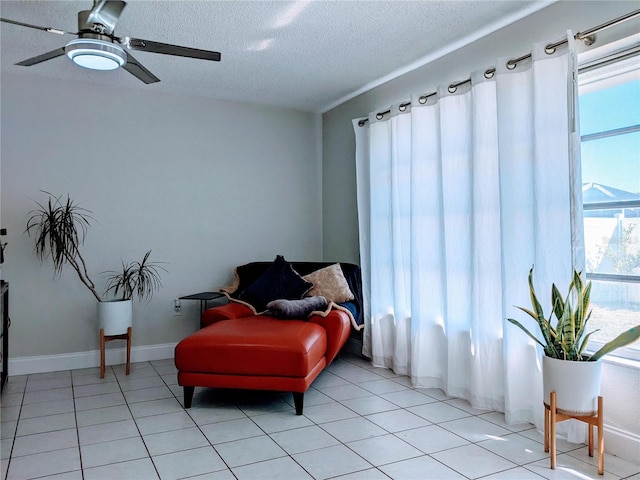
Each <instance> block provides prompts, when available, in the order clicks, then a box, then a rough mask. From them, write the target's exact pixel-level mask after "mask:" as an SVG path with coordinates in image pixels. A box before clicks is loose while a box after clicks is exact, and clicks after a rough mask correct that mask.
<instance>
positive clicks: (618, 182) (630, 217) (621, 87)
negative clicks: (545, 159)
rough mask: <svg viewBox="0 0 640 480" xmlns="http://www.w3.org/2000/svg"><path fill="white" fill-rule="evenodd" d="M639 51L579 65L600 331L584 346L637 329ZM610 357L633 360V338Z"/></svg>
mask: <svg viewBox="0 0 640 480" xmlns="http://www.w3.org/2000/svg"><path fill="white" fill-rule="evenodd" d="M636 42H637V40H636ZM614 47H615V46H614ZM639 53H640V46H639V45H638V44H637V43H636V44H635V45H630V46H626V47H624V48H619V47H618V48H617V50H615V48H614V51H613V52H609V53H608V54H607V55H605V56H604V57H600V58H597V59H590V61H589V62H588V63H587V62H584V61H581V66H580V73H579V94H580V100H579V102H580V135H581V150H582V193H583V207H584V235H585V256H586V270H587V277H588V278H589V279H590V280H591V281H592V292H591V305H592V309H593V313H592V316H591V320H590V321H589V326H590V328H589V330H593V329H599V331H598V332H596V333H594V334H593V335H592V336H591V341H590V346H591V348H594V347H597V345H598V344H602V343H604V342H607V341H609V340H611V339H613V338H614V337H616V336H617V335H618V334H620V333H622V332H623V331H624V330H626V329H628V328H631V327H633V326H635V325H638V324H640V61H639V60H638V58H639V57H638V54H639ZM615 354H617V355H620V356H624V357H627V358H634V359H638V360H640V341H637V342H635V343H633V344H631V345H630V346H629V347H627V348H625V349H621V350H618V351H616V353H615Z"/></svg>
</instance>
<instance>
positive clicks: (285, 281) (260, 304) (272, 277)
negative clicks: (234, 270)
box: [238, 255, 313, 312]
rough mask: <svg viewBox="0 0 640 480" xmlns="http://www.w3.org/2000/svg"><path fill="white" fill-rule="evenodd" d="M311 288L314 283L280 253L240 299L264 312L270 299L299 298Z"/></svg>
mask: <svg viewBox="0 0 640 480" xmlns="http://www.w3.org/2000/svg"><path fill="white" fill-rule="evenodd" d="M311 288H313V283H309V282H307V281H305V280H304V279H303V278H302V277H301V276H300V275H299V274H298V272H296V271H295V270H294V269H293V267H292V266H291V264H290V263H289V262H287V261H286V260H285V259H284V257H283V256H281V255H278V256H277V257H276V259H275V260H274V261H273V263H272V264H271V266H270V267H269V268H268V269H267V270H266V271H265V272H264V273H263V274H262V275H260V277H258V278H257V279H256V281H255V282H253V283H252V284H251V285H249V286H248V287H247V288H246V289H245V290H244V291H243V292H242V293H241V294H240V295H239V296H238V300H242V301H243V302H247V303H249V304H251V305H252V306H253V308H255V309H256V311H257V312H263V311H264V310H266V308H267V303H269V302H270V301H272V300H278V299H286V300H298V299H300V298H302V297H303V296H304V294H305V293H307V292H308V291H309V290H311Z"/></svg>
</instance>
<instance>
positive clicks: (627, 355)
mask: <svg viewBox="0 0 640 480" xmlns="http://www.w3.org/2000/svg"><path fill="white" fill-rule="evenodd" d="M616 44H617V45H608V46H605V47H602V50H603V53H601V54H600V55H598V54H597V51H593V52H588V54H583V55H580V56H579V57H578V59H579V63H578V76H577V82H578V85H581V86H582V82H583V81H584V80H583V79H584V78H585V77H586V83H587V84H588V83H597V82H599V81H602V80H598V78H597V75H598V72H607V71H615V70H616V67H618V68H619V70H620V71H621V72H622V73H621V75H624V74H631V75H633V72H636V71H640V67H638V66H637V63H638V56H640V41H638V37H635V38H634V37H631V38H628V39H625V40H623V41H621V42H616ZM583 56H584V59H583ZM580 60H582V61H580ZM632 62H633V63H632ZM590 77H591V78H590ZM593 77H595V78H593ZM585 93H586V92H585ZM577 104H579V100H578V102H577ZM636 132H640V124H635V125H628V126H624V127H620V128H615V129H611V130H603V131H599V132H590V133H588V134H585V135H580V145H581V146H582V145H583V144H584V143H585V142H589V141H592V140H598V139H602V138H611V137H618V136H622V135H627V134H631V133H636ZM583 183H584V181H583V179H581V184H583ZM582 208H583V215H582V219H581V220H582V221H583V222H584V219H585V218H586V217H585V215H584V213H585V212H593V211H601V210H610V209H625V208H640V200H621V201H615V202H597V203H588V204H585V203H583V204H582ZM586 278H587V279H588V280H595V281H602V282H616V283H634V284H635V283H637V284H640V274H639V275H625V274H615V273H591V272H586ZM620 333H622V332H620ZM602 345H604V343H603V342H599V341H596V340H595V339H594V340H591V341H590V342H589V346H588V351H589V352H591V353H594V352H595V351H597V350H598V349H599V348H600V347H602ZM609 355H611V356H613V357H616V358H617V359H619V360H622V361H625V360H631V361H640V349H636V348H629V347H624V348H620V349H618V350H616V351H614V352H612V353H611V354H609Z"/></svg>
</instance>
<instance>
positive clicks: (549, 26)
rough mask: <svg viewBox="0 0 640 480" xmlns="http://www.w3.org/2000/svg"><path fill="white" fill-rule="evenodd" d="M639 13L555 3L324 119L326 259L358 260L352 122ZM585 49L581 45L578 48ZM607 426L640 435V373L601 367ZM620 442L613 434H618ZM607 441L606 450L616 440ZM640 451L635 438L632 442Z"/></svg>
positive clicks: (632, 5)
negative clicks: (540, 45) (500, 60)
mask: <svg viewBox="0 0 640 480" xmlns="http://www.w3.org/2000/svg"><path fill="white" fill-rule="evenodd" d="M637 8H638V3H637V2H609V1H607V2H573V1H571V2H567V1H563V2H558V3H555V4H553V5H551V6H549V7H547V8H545V9H543V10H541V11H539V12H537V13H534V14H532V15H530V16H529V17H527V18H525V19H523V20H520V21H518V22H516V23H514V24H512V25H510V26H508V27H506V28H503V29H501V30H499V31H497V32H495V33H493V34H491V35H489V36H487V37H485V38H482V39H480V40H478V41H476V42H473V43H472V44H470V45H468V46H466V47H463V48H461V49H459V50H457V51H455V52H452V53H450V54H448V55H446V56H444V57H442V58H440V59H438V60H436V61H434V62H432V63H430V64H428V65H425V66H423V67H421V68H419V69H417V70H414V71H412V72H410V73H407V74H405V75H403V76H401V77H398V78H396V79H394V80H391V81H389V82H387V83H385V84H383V85H380V86H379V87H376V88H375V89H373V90H370V91H368V92H366V93H364V94H362V95H359V96H358V97H356V98H354V99H352V100H350V101H348V102H346V103H343V104H342V105H340V106H338V107H336V108H334V109H332V110H330V111H328V112H326V113H325V114H324V115H323V119H322V120H323V122H322V128H323V145H322V155H323V163H322V168H323V208H322V215H323V225H324V232H323V233H324V239H323V248H324V256H325V257H327V258H340V259H345V260H349V261H352V262H356V263H359V254H358V218H357V206H356V180H355V163H354V158H355V138H354V133H353V127H352V124H351V120H352V119H354V118H361V117H365V116H367V115H368V114H369V113H370V112H377V111H381V110H386V109H387V108H389V106H391V105H392V104H394V103H399V102H402V101H406V100H409V99H410V98H411V94H412V93H419V94H422V93H431V92H433V91H435V90H436V88H437V86H438V85H439V84H444V85H448V84H450V83H452V82H454V81H458V80H464V79H467V78H469V74H470V72H472V71H475V70H480V69H483V70H484V69H486V68H488V67H490V66H494V65H495V62H496V60H497V59H498V58H499V57H509V58H513V57H516V56H520V55H522V54H525V53H527V52H529V51H530V49H531V45H533V44H534V43H537V42H547V41H549V42H551V41H556V40H560V39H562V38H564V37H565V36H566V33H565V32H566V30H567V29H571V30H572V31H573V33H574V34H575V33H577V32H579V31H584V30H587V29H589V28H591V27H594V26H596V25H599V24H601V23H603V22H605V21H607V20H611V19H613V18H616V17H617V16H620V15H622V14H625V13H628V12H631V11H633V10H636V9H637ZM637 32H638V21H637V20H634V21H629V22H627V23H626V24H623V25H622V26H619V27H616V28H613V29H610V30H607V31H605V32H603V33H601V34H599V41H598V42H597V43H596V45H594V47H598V46H599V45H602V44H604V43H606V42H607V41H611V40H613V39H615V38H619V37H623V36H627V35H631V34H633V33H637ZM577 46H578V47H579V48H580V49H581V50H584V46H583V44H582V43H581V42H580V43H579V45H577ZM602 391H603V395H605V411H606V414H605V421H606V424H607V426H608V427H614V428H618V429H621V430H623V431H625V432H630V433H631V434H632V435H640V411H639V410H638V408H637V401H627V400H629V399H634V398H635V399H638V398H640V369H639V368H638V367H637V365H636V366H630V367H622V366H618V365H612V364H608V365H606V368H605V369H604V370H603V385H602ZM613 438H614V439H615V437H613ZM614 439H611V438H610V439H609V440H607V441H608V442H609V446H611V445H612V443H613V442H614V441H615V440H614ZM635 442H636V443H635V444H634V445H636V447H634V448H635V449H636V450H635V454H637V445H638V443H637V442H638V439H637V438H636V440H635Z"/></svg>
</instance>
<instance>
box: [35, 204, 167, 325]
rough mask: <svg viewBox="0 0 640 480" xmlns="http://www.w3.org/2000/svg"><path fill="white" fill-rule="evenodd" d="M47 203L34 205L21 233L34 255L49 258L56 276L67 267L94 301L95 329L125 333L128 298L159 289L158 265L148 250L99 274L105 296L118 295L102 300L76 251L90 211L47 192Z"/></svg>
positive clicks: (129, 315) (128, 318) (143, 296)
mask: <svg viewBox="0 0 640 480" xmlns="http://www.w3.org/2000/svg"><path fill="white" fill-rule="evenodd" d="M43 193H46V194H47V195H49V199H48V201H47V203H44V204H42V203H39V202H36V204H37V208H36V209H34V210H32V211H31V212H30V213H29V215H30V216H29V219H28V221H27V228H26V230H25V232H26V233H27V234H28V235H29V236H31V235H33V236H34V237H35V252H36V255H37V256H38V258H39V259H40V261H41V262H44V261H45V259H46V258H47V257H50V258H51V260H52V262H53V268H54V271H55V273H56V274H58V275H59V274H60V273H61V272H62V269H63V267H64V266H65V265H69V266H71V267H72V268H73V270H74V271H75V272H76V274H77V275H78V278H79V279H80V281H81V282H82V284H83V285H85V286H86V287H87V288H88V289H89V291H90V292H91V294H92V295H93V296H94V297H95V299H96V300H97V302H98V320H99V325H100V326H99V328H104V330H105V332H104V333H105V335H119V334H123V333H126V331H127V328H128V327H130V326H131V324H132V298H133V297H134V296H137V297H138V299H139V300H143V299H146V300H147V302H148V301H150V300H151V297H152V296H153V293H154V292H156V291H158V290H159V289H160V287H161V286H162V284H161V282H160V272H161V271H166V270H165V269H164V268H163V267H162V266H160V265H159V264H158V263H155V262H150V261H149V256H150V255H151V250H149V251H148V252H147V253H146V254H145V256H144V258H143V260H142V262H131V263H128V264H125V263H124V262H122V269H121V270H120V271H108V272H103V273H104V274H107V275H108V279H107V287H106V290H105V292H104V294H105V295H107V294H109V293H113V294H114V295H119V297H118V298H117V299H115V300H103V298H102V297H101V295H100V294H99V293H98V291H97V290H96V286H95V283H94V282H93V281H92V280H91V278H90V277H89V273H88V268H87V264H86V262H85V259H84V257H83V256H82V254H81V252H80V246H81V245H83V244H84V240H85V237H86V234H87V231H88V229H89V227H90V225H91V221H93V220H94V219H93V217H92V216H91V214H92V212H91V211H89V210H87V209H85V208H82V207H80V206H78V205H77V204H76V203H74V202H73V200H71V198H70V197H69V196H68V195H67V199H66V200H63V199H62V197H61V196H55V195H52V194H50V193H48V192H43Z"/></svg>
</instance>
